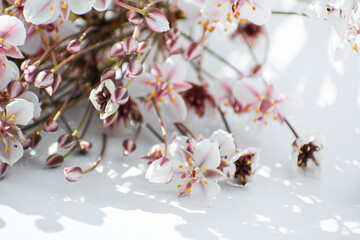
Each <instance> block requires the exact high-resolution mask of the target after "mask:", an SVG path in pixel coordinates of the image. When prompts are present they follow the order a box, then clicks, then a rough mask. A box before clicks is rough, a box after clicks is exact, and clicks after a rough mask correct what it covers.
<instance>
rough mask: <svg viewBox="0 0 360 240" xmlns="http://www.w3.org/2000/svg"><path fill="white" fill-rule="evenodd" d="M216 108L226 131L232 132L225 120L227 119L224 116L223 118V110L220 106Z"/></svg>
mask: <svg viewBox="0 0 360 240" xmlns="http://www.w3.org/2000/svg"><path fill="white" fill-rule="evenodd" d="M217 109H218V111H219V113H220V116H221V119H222V121H223V122H224V125H225V128H226V131H228V133H232V131H231V129H230V126H229V123H228V122H227V120H226V118H225V114H224V112H223V111H222V110H221V109H220V107H218V108H217Z"/></svg>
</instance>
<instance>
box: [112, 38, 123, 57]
mask: <svg viewBox="0 0 360 240" xmlns="http://www.w3.org/2000/svg"><path fill="white" fill-rule="evenodd" d="M109 56H110V57H111V58H115V57H121V56H125V52H124V48H123V42H116V43H114V44H113V45H112V46H111V48H110V52H109Z"/></svg>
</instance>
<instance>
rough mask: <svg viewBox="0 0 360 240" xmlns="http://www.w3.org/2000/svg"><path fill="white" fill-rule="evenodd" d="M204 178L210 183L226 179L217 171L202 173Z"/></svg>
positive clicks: (211, 170)
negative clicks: (210, 181)
mask: <svg viewBox="0 0 360 240" xmlns="http://www.w3.org/2000/svg"><path fill="white" fill-rule="evenodd" d="M203 175H204V177H205V178H206V179H208V180H212V181H221V180H224V179H225V178H226V176H225V174H224V173H223V172H222V171H220V170H218V169H209V170H207V171H205V172H204V173H203Z"/></svg>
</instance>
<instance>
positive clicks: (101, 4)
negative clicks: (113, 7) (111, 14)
mask: <svg viewBox="0 0 360 240" xmlns="http://www.w3.org/2000/svg"><path fill="white" fill-rule="evenodd" d="M111 2H112V1H111V0H96V2H95V3H94V6H93V7H94V9H95V10H97V11H105V10H106V9H108V7H109V6H110V4H111Z"/></svg>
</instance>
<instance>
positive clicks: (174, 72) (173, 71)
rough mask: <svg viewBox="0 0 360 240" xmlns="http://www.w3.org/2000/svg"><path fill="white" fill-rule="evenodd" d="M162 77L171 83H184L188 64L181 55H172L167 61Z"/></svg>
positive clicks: (163, 67)
mask: <svg viewBox="0 0 360 240" xmlns="http://www.w3.org/2000/svg"><path fill="white" fill-rule="evenodd" d="M161 70H162V77H163V79H164V80H165V81H169V82H172V83H174V82H182V81H184V80H185V76H186V62H185V60H184V57H183V56H182V55H180V54H176V55H172V56H170V57H168V58H167V59H166V61H165V62H164V64H163V66H162V69H161Z"/></svg>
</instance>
